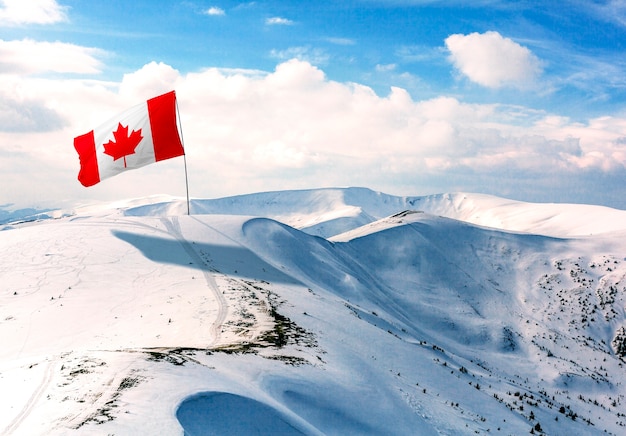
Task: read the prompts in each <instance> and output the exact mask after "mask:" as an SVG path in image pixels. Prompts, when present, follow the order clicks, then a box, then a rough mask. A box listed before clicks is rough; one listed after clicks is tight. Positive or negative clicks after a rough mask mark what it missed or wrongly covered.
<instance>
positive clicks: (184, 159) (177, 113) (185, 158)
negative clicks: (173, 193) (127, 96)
mask: <svg viewBox="0 0 626 436" xmlns="http://www.w3.org/2000/svg"><path fill="white" fill-rule="evenodd" d="M175 102H176V115H177V116H178V128H179V130H180V142H181V143H182V144H183V152H184V151H185V140H184V139H183V125H182V123H181V121H180V112H179V111H178V99H176V100H175ZM183 162H184V164H185V190H186V192H187V215H191V213H190V208H189V178H188V177H187V153H186V152H185V153H183Z"/></svg>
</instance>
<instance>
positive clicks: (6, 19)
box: [0, 0, 67, 25]
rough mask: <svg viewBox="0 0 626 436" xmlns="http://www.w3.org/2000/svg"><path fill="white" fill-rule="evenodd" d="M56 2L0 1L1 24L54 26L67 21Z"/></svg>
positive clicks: (32, 0) (31, 0)
mask: <svg viewBox="0 0 626 436" xmlns="http://www.w3.org/2000/svg"><path fill="white" fill-rule="evenodd" d="M65 11H66V8H65V7H63V6H60V5H59V4H58V3H57V2H56V0H28V1H25V0H0V24H3V25H20V24H52V23H57V22H60V21H67V15H66V14H65Z"/></svg>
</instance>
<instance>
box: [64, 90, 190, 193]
mask: <svg viewBox="0 0 626 436" xmlns="http://www.w3.org/2000/svg"><path fill="white" fill-rule="evenodd" d="M74 148H75V149H76V151H77V152H78V157H79V159H80V171H79V172H78V181H79V182H80V183H82V184H83V186H93V185H95V184H96V183H98V182H100V181H101V180H103V179H106V178H107V177H112V176H115V175H117V174H119V173H121V172H123V171H126V170H131V169H134V168H140V167H143V166H145V165H148V164H151V163H154V162H158V161H161V160H165V159H170V158H173V157H176V156H182V155H184V154H185V150H184V149H183V144H182V142H181V140H180V135H179V134H178V127H177V125H176V93H175V92H174V91H171V92H168V93H167V94H163V95H160V96H158V97H154V98H151V99H150V100H148V101H147V102H145V103H142V104H139V105H137V106H135V107H132V108H130V109H128V110H126V111H125V112H122V113H121V114H119V115H117V116H115V117H113V118H111V119H110V120H109V121H107V122H106V123H104V124H102V125H101V126H100V127H97V128H95V129H94V130H92V131H91V132H89V133H85V134H84V135H81V136H77V137H76V138H74Z"/></svg>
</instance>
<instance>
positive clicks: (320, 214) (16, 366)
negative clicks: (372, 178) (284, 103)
mask: <svg viewBox="0 0 626 436" xmlns="http://www.w3.org/2000/svg"><path fill="white" fill-rule="evenodd" d="M191 206H192V212H193V213H192V215H191V216H187V215H186V214H185V213H186V204H185V201H184V200H182V199H174V198H169V197H153V198H147V199H136V200H126V201H121V202H118V203H116V204H108V205H89V206H83V207H77V208H76V209H74V210H73V211H57V212H55V213H50V214H49V216H51V217H54V218H55V219H44V220H38V221H30V220H27V221H28V222H15V223H11V224H10V225H6V226H5V228H6V230H5V231H0V277H2V281H1V282H0V338H2V344H3V347H2V348H0V392H2V394H1V395H0V434H15V435H37V434H42V435H43V434H46V435H47V434H53V435H54V434H70V435H73V434H89V435H91V434H102V435H108V434H117V435H126V434H168V435H169V434H183V432H185V433H186V434H190V435H191V434H193V435H196V434H277V433H280V434H311V435H317V434H469V433H480V434H483V433H490V434H528V433H529V432H530V431H531V429H534V428H535V426H537V425H538V426H539V427H538V428H540V429H541V431H543V432H545V433H546V434H567V433H570V434H599V433H603V432H605V431H606V432H608V433H609V434H623V432H624V431H625V430H626V415H625V414H624V412H623V411H624V410H625V409H624V407H625V406H624V405H625V403H626V398H625V395H626V388H625V387H624V385H623V378H624V371H625V370H626V368H625V367H624V362H623V360H621V359H620V357H619V356H616V355H615V350H614V349H613V348H612V347H611V341H613V339H614V337H615V334H616V332H617V331H618V329H619V328H620V327H621V326H624V325H626V314H625V307H626V211H621V210H615V209H609V208H604V207H599V206H591V205H557V204H530V203H523V202H515V201H510V200H505V199H501V198H496V197H491V196H485V195H478V194H466V193H457V194H442V195H433V196H428V197H397V196H390V195H386V194H383V193H377V192H374V191H370V190H368V189H364V188H348V189H318V190H308V191H283V192H272V193H259V194H249V195H243V196H238V197H231V198H224V199H217V200H203V199H194V200H193V201H192V204H191ZM534 431H535V432H536V433H539V429H537V430H534ZM255 432H256V433H255Z"/></svg>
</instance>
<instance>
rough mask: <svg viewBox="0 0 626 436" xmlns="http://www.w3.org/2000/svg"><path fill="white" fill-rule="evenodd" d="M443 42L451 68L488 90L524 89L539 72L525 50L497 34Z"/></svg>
mask: <svg viewBox="0 0 626 436" xmlns="http://www.w3.org/2000/svg"><path fill="white" fill-rule="evenodd" d="M445 43H446V47H447V48H448V50H449V51H450V59H451V61H452V63H453V64H454V66H455V67H456V68H457V69H458V70H459V71H460V72H461V73H462V74H463V75H465V76H466V77H467V78H468V79H470V80H471V81H473V82H476V83H478V84H480V85H482V86H485V87H488V88H500V87H503V86H510V87H516V88H523V87H526V86H528V85H530V84H532V83H533V82H535V80H536V79H537V77H538V76H539V75H540V74H541V72H542V68H541V62H540V61H539V59H538V58H537V57H536V56H535V55H534V54H533V53H532V52H531V51H530V50H529V49H528V48H526V47H523V46H521V45H519V44H517V43H516V42H514V41H513V40H511V39H509V38H504V37H502V36H501V35H500V34H499V33H498V32H486V33H482V34H481V33H471V34H469V35H461V34H455V35H450V36H449V37H448V38H446V40H445Z"/></svg>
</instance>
